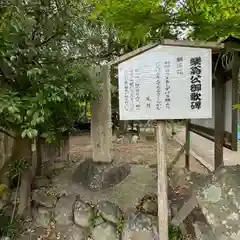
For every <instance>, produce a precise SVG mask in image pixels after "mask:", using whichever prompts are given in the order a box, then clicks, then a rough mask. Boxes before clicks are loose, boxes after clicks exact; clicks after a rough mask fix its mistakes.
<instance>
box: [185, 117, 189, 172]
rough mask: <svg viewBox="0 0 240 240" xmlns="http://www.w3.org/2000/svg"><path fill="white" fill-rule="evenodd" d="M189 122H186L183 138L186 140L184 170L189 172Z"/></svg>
mask: <svg viewBox="0 0 240 240" xmlns="http://www.w3.org/2000/svg"><path fill="white" fill-rule="evenodd" d="M189 125H190V120H186V133H185V138H186V140H185V141H186V143H185V144H186V150H185V168H186V169H187V170H188V171H189V169H190V163H189V152H190V129H189Z"/></svg>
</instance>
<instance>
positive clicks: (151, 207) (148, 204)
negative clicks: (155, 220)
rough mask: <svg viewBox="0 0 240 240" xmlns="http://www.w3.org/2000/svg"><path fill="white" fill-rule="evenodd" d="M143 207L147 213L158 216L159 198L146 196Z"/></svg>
mask: <svg viewBox="0 0 240 240" xmlns="http://www.w3.org/2000/svg"><path fill="white" fill-rule="evenodd" d="M141 207H142V210H143V211H144V212H145V213H147V214H152V215H157V213H158V202H157V196H146V198H143V199H142V206H141Z"/></svg>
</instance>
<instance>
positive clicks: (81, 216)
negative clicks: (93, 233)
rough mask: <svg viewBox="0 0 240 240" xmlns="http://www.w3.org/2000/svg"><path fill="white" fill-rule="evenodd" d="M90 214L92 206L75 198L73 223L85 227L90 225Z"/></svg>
mask: <svg viewBox="0 0 240 240" xmlns="http://www.w3.org/2000/svg"><path fill="white" fill-rule="evenodd" d="M92 214H93V210H92V208H91V207H90V206H89V205H88V204H87V203H85V202H83V201H82V200H81V199H79V198H77V199H76V201H75V204H74V208H73V218H74V223H75V224H77V225H79V226H81V227H84V228H87V227H89V226H90V225H91V218H92Z"/></svg>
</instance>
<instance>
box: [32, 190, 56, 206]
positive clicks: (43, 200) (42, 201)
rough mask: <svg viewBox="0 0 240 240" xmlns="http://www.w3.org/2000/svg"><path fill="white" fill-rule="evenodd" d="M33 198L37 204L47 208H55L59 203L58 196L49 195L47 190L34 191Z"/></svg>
mask: <svg viewBox="0 0 240 240" xmlns="http://www.w3.org/2000/svg"><path fill="white" fill-rule="evenodd" d="M32 200H33V201H34V202H35V203H36V204H38V205H40V206H44V207H47V208H53V207H55V205H56V203H57V198H55V197H54V196H50V195H47V194H46V193H45V192H36V191H34V192H33V194H32Z"/></svg>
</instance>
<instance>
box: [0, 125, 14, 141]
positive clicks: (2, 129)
mask: <svg viewBox="0 0 240 240" xmlns="http://www.w3.org/2000/svg"><path fill="white" fill-rule="evenodd" d="M0 132H1V133H4V134H6V135H7V136H9V137H11V138H13V139H15V138H16V137H15V136H14V135H12V134H11V133H9V132H8V131H6V130H5V129H4V128H2V127H0Z"/></svg>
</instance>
